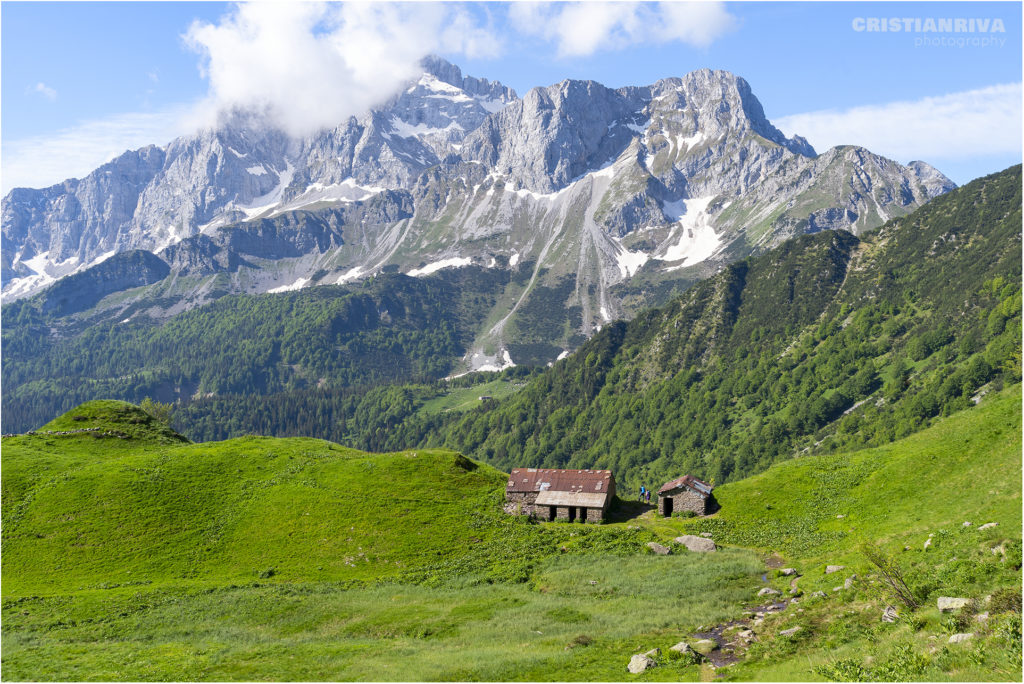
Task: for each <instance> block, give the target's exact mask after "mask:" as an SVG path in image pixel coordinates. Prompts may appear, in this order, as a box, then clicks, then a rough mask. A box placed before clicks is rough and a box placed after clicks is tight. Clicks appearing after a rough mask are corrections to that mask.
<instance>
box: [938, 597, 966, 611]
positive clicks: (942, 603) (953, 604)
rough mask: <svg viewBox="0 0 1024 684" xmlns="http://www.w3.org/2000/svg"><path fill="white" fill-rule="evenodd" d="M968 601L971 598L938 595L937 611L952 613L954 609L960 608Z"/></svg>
mask: <svg viewBox="0 0 1024 684" xmlns="http://www.w3.org/2000/svg"><path fill="white" fill-rule="evenodd" d="M970 602H971V599H966V598H954V597H951V596H940V597H939V600H938V606H939V612H940V613H952V612H953V611H954V610H960V609H961V608H963V607H964V606H966V605H967V604H968V603H970Z"/></svg>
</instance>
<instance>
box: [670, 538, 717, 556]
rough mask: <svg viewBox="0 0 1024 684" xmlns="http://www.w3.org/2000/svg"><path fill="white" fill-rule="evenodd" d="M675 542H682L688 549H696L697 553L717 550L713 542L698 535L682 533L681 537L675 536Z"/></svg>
mask: <svg viewBox="0 0 1024 684" xmlns="http://www.w3.org/2000/svg"><path fill="white" fill-rule="evenodd" d="M675 540H676V543H679V544H682V545H683V546H685V547H686V549H687V550H688V551H697V552H698V553H707V552H709V551H717V550H718V547H717V546H715V542H713V541H712V540H710V539H706V538H704V537H698V536H696V535H693V534H684V535H683V536H681V537H676V539H675Z"/></svg>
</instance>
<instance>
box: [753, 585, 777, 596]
mask: <svg viewBox="0 0 1024 684" xmlns="http://www.w3.org/2000/svg"><path fill="white" fill-rule="evenodd" d="M781 593H782V592H780V591H779V590H778V589H772V588H771V587H765V588H764V589H762V590H761V591H759V592H757V595H758V596H777V595H779V594H781Z"/></svg>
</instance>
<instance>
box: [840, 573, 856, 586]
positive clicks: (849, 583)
mask: <svg viewBox="0 0 1024 684" xmlns="http://www.w3.org/2000/svg"><path fill="white" fill-rule="evenodd" d="M855 579H857V576H856V575H850V576H849V577H847V578H846V581H845V582H843V589H853V580H855Z"/></svg>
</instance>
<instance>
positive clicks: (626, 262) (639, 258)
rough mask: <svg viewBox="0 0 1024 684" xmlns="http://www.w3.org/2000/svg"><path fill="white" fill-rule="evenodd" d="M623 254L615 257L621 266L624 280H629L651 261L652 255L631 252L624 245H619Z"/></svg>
mask: <svg viewBox="0 0 1024 684" xmlns="http://www.w3.org/2000/svg"><path fill="white" fill-rule="evenodd" d="M619 247H620V248H621V250H622V251H621V252H619V253H618V254H616V255H615V260H616V262H617V263H618V266H619V272H621V273H622V277H623V278H629V277H631V276H633V274H635V273H636V272H637V271H639V270H640V269H641V268H642V267H643V265H644V264H646V263H647V262H648V261H649V260H650V258H651V257H650V255H648V254H645V253H644V252H631V251H629V250H628V249H626V248H625V247H623V246H622V245H619Z"/></svg>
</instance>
